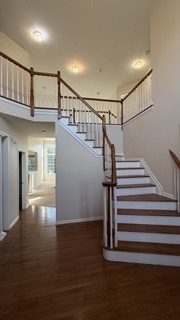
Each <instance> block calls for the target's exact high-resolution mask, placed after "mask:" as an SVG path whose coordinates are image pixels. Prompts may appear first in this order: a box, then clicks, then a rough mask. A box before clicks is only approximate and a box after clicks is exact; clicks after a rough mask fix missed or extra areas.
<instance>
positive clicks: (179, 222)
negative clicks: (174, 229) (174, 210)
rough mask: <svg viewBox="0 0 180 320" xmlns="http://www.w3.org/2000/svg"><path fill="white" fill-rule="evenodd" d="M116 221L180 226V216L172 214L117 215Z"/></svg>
mask: <svg viewBox="0 0 180 320" xmlns="http://www.w3.org/2000/svg"><path fill="white" fill-rule="evenodd" d="M116 223H120V224H147V225H154V226H180V217H173V216H172V217H170V216H140V215H139V216H138V215H136V216H135V215H132V216H131V215H127V216H125V215H123V216H121V215H117V216H116Z"/></svg>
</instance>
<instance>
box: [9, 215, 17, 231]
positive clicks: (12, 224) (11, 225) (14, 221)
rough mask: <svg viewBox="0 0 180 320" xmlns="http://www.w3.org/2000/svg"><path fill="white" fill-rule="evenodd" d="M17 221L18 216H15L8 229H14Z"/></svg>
mask: <svg viewBox="0 0 180 320" xmlns="http://www.w3.org/2000/svg"><path fill="white" fill-rule="evenodd" d="M18 220H19V216H17V217H16V218H15V219H14V220H13V221H12V222H11V223H10V226H9V229H11V228H12V227H14V225H15V224H16V222H17V221H18Z"/></svg>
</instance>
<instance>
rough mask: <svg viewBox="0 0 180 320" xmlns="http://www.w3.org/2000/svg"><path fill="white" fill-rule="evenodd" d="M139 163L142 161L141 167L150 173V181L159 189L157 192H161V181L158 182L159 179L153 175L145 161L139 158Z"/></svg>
mask: <svg viewBox="0 0 180 320" xmlns="http://www.w3.org/2000/svg"><path fill="white" fill-rule="evenodd" d="M140 163H142V165H143V167H144V168H145V170H146V171H147V173H148V174H149V175H150V177H151V179H152V181H153V182H154V183H155V185H156V187H157V188H158V189H159V193H160V194H163V187H162V185H161V183H160V182H159V180H158V179H157V178H156V176H155V175H154V173H153V172H152V170H151V169H150V168H149V166H148V164H147V163H146V161H145V160H144V159H143V158H141V159H140Z"/></svg>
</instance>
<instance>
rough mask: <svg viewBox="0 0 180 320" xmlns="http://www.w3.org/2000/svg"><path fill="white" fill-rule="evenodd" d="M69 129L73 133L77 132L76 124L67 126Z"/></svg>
mask: <svg viewBox="0 0 180 320" xmlns="http://www.w3.org/2000/svg"><path fill="white" fill-rule="evenodd" d="M68 128H69V130H70V131H71V132H73V133H76V132H77V126H68Z"/></svg>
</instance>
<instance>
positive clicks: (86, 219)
mask: <svg viewBox="0 0 180 320" xmlns="http://www.w3.org/2000/svg"><path fill="white" fill-rule="evenodd" d="M97 220H103V216H99V217H89V218H80V219H71V220H62V221H56V224H57V225H59V224H68V223H79V222H88V221H97Z"/></svg>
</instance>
